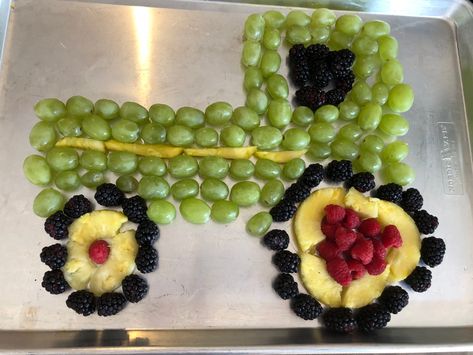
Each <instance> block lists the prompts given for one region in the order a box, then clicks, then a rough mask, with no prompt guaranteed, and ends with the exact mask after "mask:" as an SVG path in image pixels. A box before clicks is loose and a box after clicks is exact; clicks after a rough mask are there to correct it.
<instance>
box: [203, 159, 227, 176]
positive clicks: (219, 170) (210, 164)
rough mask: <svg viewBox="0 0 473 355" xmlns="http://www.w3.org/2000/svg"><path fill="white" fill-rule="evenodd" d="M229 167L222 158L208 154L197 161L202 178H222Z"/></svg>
mask: <svg viewBox="0 0 473 355" xmlns="http://www.w3.org/2000/svg"><path fill="white" fill-rule="evenodd" d="M229 168H230V167H229V164H228V162H227V161H226V160H225V159H224V158H222V157H213V156H208V157H204V158H202V159H201V160H200V162H199V175H200V176H201V177H203V178H216V179H223V178H224V177H226V176H227V174H228V170H229Z"/></svg>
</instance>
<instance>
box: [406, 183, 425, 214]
mask: <svg viewBox="0 0 473 355" xmlns="http://www.w3.org/2000/svg"><path fill="white" fill-rule="evenodd" d="M423 204H424V198H423V197H422V195H421V194H420V192H419V190H417V189H414V188H412V187H411V188H410V189H407V190H406V191H404V192H403V193H402V199H401V207H402V208H403V209H404V211H406V212H414V211H418V210H420V209H421V208H422V205H423Z"/></svg>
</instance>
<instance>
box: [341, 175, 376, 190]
mask: <svg viewBox="0 0 473 355" xmlns="http://www.w3.org/2000/svg"><path fill="white" fill-rule="evenodd" d="M375 186H376V184H375V182H374V175H373V174H371V173H368V172H362V173H357V174H355V175H353V176H352V177H351V178H350V179H349V180H348V182H347V187H348V188H350V187H354V188H355V189H357V190H358V191H360V192H367V191H370V190H372V189H374V187H375Z"/></svg>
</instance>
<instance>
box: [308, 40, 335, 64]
mask: <svg viewBox="0 0 473 355" xmlns="http://www.w3.org/2000/svg"><path fill="white" fill-rule="evenodd" d="M329 53H330V50H329V48H328V47H327V46H326V45H324V44H318V43H317V44H311V45H310V46H308V47H307V48H306V50H305V57H306V59H307V61H309V62H311V63H314V62H318V61H324V60H325V59H327V57H328V55H329Z"/></svg>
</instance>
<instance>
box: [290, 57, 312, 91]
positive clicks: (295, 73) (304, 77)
mask: <svg viewBox="0 0 473 355" xmlns="http://www.w3.org/2000/svg"><path fill="white" fill-rule="evenodd" d="M291 68H292V69H291V80H292V81H293V82H294V84H296V85H297V86H299V87H304V86H305V85H306V84H307V83H308V82H309V80H310V68H309V65H308V64H307V63H306V62H305V61H304V62H298V63H296V64H294V65H293V66H292V67H291Z"/></svg>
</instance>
